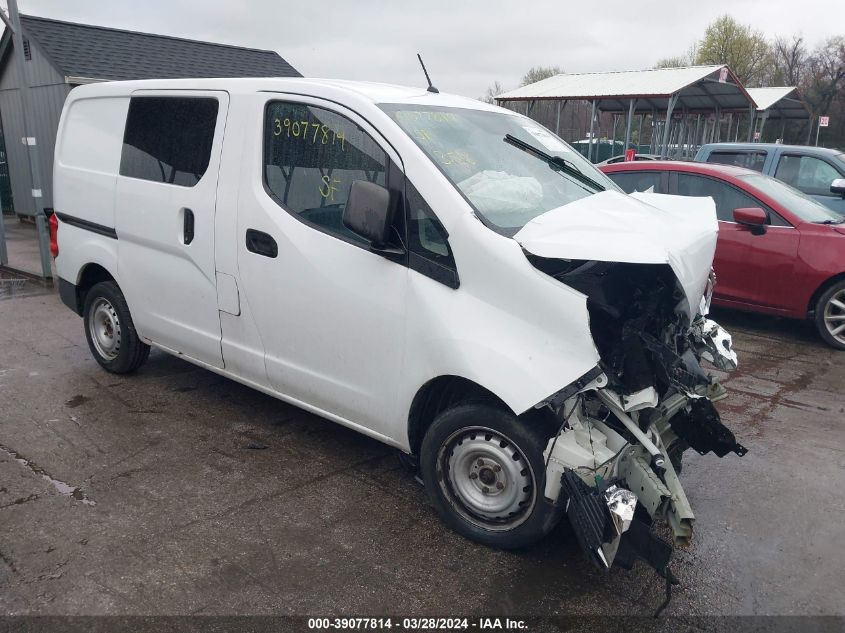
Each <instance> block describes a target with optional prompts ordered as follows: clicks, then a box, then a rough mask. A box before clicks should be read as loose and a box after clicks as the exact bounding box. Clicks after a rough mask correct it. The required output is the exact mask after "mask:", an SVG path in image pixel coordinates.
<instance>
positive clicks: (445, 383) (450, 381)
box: [408, 376, 511, 455]
mask: <svg viewBox="0 0 845 633" xmlns="http://www.w3.org/2000/svg"><path fill="white" fill-rule="evenodd" d="M461 402H487V403H490V404H493V405H496V406H500V407H503V408H504V410H505V411H510V410H511V409H510V407H508V405H506V404H505V403H504V402H503V401H502V399H501V398H499V397H498V396H497V395H496V394H494V393H493V392H492V391H490V390H488V389H485V388H484V387H482V386H481V385H479V384H478V383H475V382H473V381H471V380H468V379H467V378H462V377H460V376H438V377H437V378H434V379H432V380H429V381H428V382H427V383H425V384H424V385H423V386H422V387H421V388H420V390H419V391H417V395H415V396H414V400H413V402H412V403H411V411H410V413H409V414H408V441H409V443H410V445H411V452H412V453H413V454H414V455H417V454H419V450H420V445H421V444H422V440H423V437H425V433H426V431H427V430H428V427H429V426H431V423H432V422H433V421H434V418H436V417H437V415H438V414H439V413H441V412H442V411H445V410H446V409H448V408H450V407H452V406H454V405H456V404H458V403H461Z"/></svg>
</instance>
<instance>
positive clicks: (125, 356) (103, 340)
mask: <svg viewBox="0 0 845 633" xmlns="http://www.w3.org/2000/svg"><path fill="white" fill-rule="evenodd" d="M82 316H83V319H84V322H85V338H86V339H87V340H88V348H89V349H90V350H91V354H93V356H94V359H95V360H96V361H97V362H98V363H99V364H100V366H101V367H102V368H103V369H105V370H107V371H110V372H112V373H115V374H127V373H129V372H133V371H135V370H136V369H138V367H140V366H141V365H143V364H144V362H145V361H146V360H147V358H148V357H149V355H150V346H149V345H147V344H146V343H144V342H143V341H142V340H141V339H140V338H139V337H138V333H137V332H136V331H135V325H134V323H132V316H131V315H130V314H129V307H128V306H127V305H126V299H124V297H123V293H122V292H121V291H120V288H119V287H118V286H117V284H116V283H114V282H113V281H103V282H100V283H98V284H95V285H94V286H93V287H92V288H91V290H89V291H88V294H87V295H85V307H84V310H83V313H82Z"/></svg>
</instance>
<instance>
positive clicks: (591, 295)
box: [529, 256, 747, 589]
mask: <svg viewBox="0 0 845 633" xmlns="http://www.w3.org/2000/svg"><path fill="white" fill-rule="evenodd" d="M529 259H530V260H531V262H532V263H533V264H534V265H535V266H536V267H537V268H539V269H540V270H542V271H544V272H546V273H547V274H549V275H551V276H553V277H554V278H556V279H558V280H559V281H561V282H563V283H565V284H567V285H568V286H570V287H572V288H574V289H576V290H578V291H580V292H582V293H583V294H585V295H586V296H587V310H588V312H589V315H590V331H591V333H592V336H593V340H594V342H595V344H596V347H597V348H598V351H599V355H600V357H601V361H600V363H599V365H598V369H599V370H600V372H601V373H600V374H596V372H595V371H594V372H591V373H589V374H587V375H585V376H584V377H583V379H582V380H581V382H580V383H579V384H578V385H571V386H570V387H571V388H569V389H564V390H562V391H561V392H559V394H556V397H553V398H551V399H549V400H547V401H545V402H543V403H540V405H538V406H549V407H552V408H554V409H555V410H556V411H557V413H558V415H559V417H560V420H561V426H560V430H559V432H558V434H557V435H556V436H554V437H553V438H551V440H550V441H549V445H548V446H547V448H546V461H547V468H546V487H545V496H546V497H547V498H548V499H549V500H551V501H552V502H554V503H557V504H564V507H565V511H566V514H567V516H568V518H569V520H570V522H571V523H572V526H573V529H574V531H575V534H576V538H577V539H578V542H579V543H580V545H581V547H582V548H583V549H584V551H585V553H586V554H587V556H588V557H589V558H590V560H592V561H593V562H594V563H595V564H596V565H598V566H600V567H602V568H608V567H610V566H611V565H612V564H614V562H615V563H616V564H619V565H622V566H624V567H630V565H631V564H632V562H633V559H634V558H635V557H639V558H641V559H643V560H644V561H645V562H647V563H648V564H649V565H651V566H652V567H654V568H655V569H656V570H657V571H658V573H660V574H661V575H662V576H663V577H664V578H666V579H667V583H668V584H667V589H668V587H669V586H671V584H673V583H674V582H676V581H675V579H674V577H673V576H672V574H671V572H670V571H669V569H668V564H669V560H670V558H671V554H672V545H670V544H669V543H667V542H665V541H663V540H662V539H660V538H658V537H657V536H655V535H654V533H653V532H652V530H651V523H652V522H653V521H655V520H658V519H659V520H662V521H665V522H666V523H667V524H668V526H669V527H670V528H671V530H672V534H673V537H674V542H675V545H682V546H683V545H686V544H688V543H689V542H690V539H691V538H692V533H693V523H694V520H695V517H694V515H693V512H692V508H691V507H690V505H689V502H688V500H687V497H686V494H685V493H684V490H683V488H682V486H681V484H680V480H679V479H678V472H679V470H680V466H681V456H682V453H683V452H684V450H686V449H687V448H692V449H693V450H695V451H697V452H699V453H701V454H702V455H703V454H706V453H709V452H712V453H714V454H716V455H717V456H719V457H723V456H724V455H726V454H727V453H729V452H733V453H736V454H737V455H739V456H742V455H744V454H745V453H746V452H747V451H746V449H745V448H744V447H743V446H742V445H741V444H739V443H737V441H736V438H735V437H734V435H733V433H731V432H730V431H729V430H728V429H727V428H726V427H725V426H724V424H722V422H721V420H720V419H719V414H718V412H717V411H716V409H715V408H714V406H713V402H712V401H713V400H715V399H719V398H721V397H723V396H724V393H725V392H724V389H723V388H722V387H721V386H720V385H719V384H718V383H716V382H714V381H713V378H712V376H710V375H709V374H708V373H707V372H706V371H705V370H704V369H703V368H702V367H701V364H700V363H701V360H702V359H704V360H707V361H708V362H709V363H711V364H712V365H713V366H715V367H716V368H718V369H721V370H726V371H730V370H732V369H735V368H736V366H737V357H736V353H735V352H734V351H733V349H732V346H731V337H730V335H729V334H728V333H727V332H725V331H724V330H723V329H722V328H721V327H720V326H719V325H718V324H717V323H716V322H714V321H712V320H710V319H708V318H707V317H706V313H707V309H708V307H709V300H710V296H709V295H710V294H711V293H712V288H713V284H714V283H715V278H714V277H713V275H712V274H711V277H710V279H709V280H708V282H707V286H706V288H703V290H705V296H704V297H703V298H702V300H701V303H700V305H695V306H691V305H690V301H689V299H688V297H689V294H685V292H684V289H683V288H681V286H680V283H679V282H678V280H677V278H676V277H675V274H674V272H673V270H672V268H670V267H669V266H668V265H664V264H627V263H613V262H596V261H566V260H555V259H545V258H540V257H536V256H529ZM558 405H560V406H559V408H557V407H558Z"/></svg>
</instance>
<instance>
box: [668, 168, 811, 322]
mask: <svg viewBox="0 0 845 633" xmlns="http://www.w3.org/2000/svg"><path fill="white" fill-rule="evenodd" d="M676 187H677V188H676V191H677V193H678V194H679V195H682V196H708V197H712V198H713V201H714V202H715V203H716V215H717V217H718V219H719V240H718V242H717V246H716V257H715V258H714V260H713V269H714V270H715V271H716V289H715V296H716V297H717V299H722V300H727V301H730V302H735V303H742V304H747V305H753V306H762V307H766V308H769V309H771V310H773V311H777V310H786V309H791V305H789V295H788V293H787V291H786V289H787V288H789V287H790V286H789V283H788V282H787V280H788V279H790V278H792V277H794V276H795V258H796V254H797V252H798V242H799V239H800V235H799V233H798V231H796V230H795V229H794V228H793V227H792V226H789V225H788V223H787V222H786V221H785V220H783V219H782V218H781V217H780V216H779V215H777V214H776V213H775V212H774V211H772V210H771V209H769V208H768V207H766V206H765V205H764V204H763V203H762V202H761V201H759V200H757V199H756V198H754V197H752V196H750V195H748V194H747V193H745V192H743V191H740V190H739V189H738V188H736V187H734V186H733V185H731V184H729V183H726V182H722V181H720V180H716V179H715V178H710V177H707V176H701V175H698V174H686V173H678V175H677V185H676ZM750 207H759V208H763V209H764V210H765V211H767V212H768V214H769V224H768V225H767V226H766V230H765V232H764V233H762V234H759V235H757V234H755V233H753V232H752V231H751V229H750V228H748V227H746V226H743V225H741V224H738V223H736V222H735V221H734V219H733V212H734V210H735V209H740V208H750Z"/></svg>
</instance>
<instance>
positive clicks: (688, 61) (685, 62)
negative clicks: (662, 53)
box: [654, 44, 698, 68]
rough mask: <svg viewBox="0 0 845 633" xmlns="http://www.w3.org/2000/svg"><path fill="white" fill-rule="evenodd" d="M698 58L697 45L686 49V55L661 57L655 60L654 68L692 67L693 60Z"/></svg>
mask: <svg viewBox="0 0 845 633" xmlns="http://www.w3.org/2000/svg"><path fill="white" fill-rule="evenodd" d="M697 57H698V44H693V45H692V46H690V47H689V48H688V49H687V52H686V53H683V54H681V55H675V56H673V57H663V58H661V59H658V60H657V63H656V64H655V65H654V67H655V68H682V67H684V66H694V65H695V60H696V58H697Z"/></svg>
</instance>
